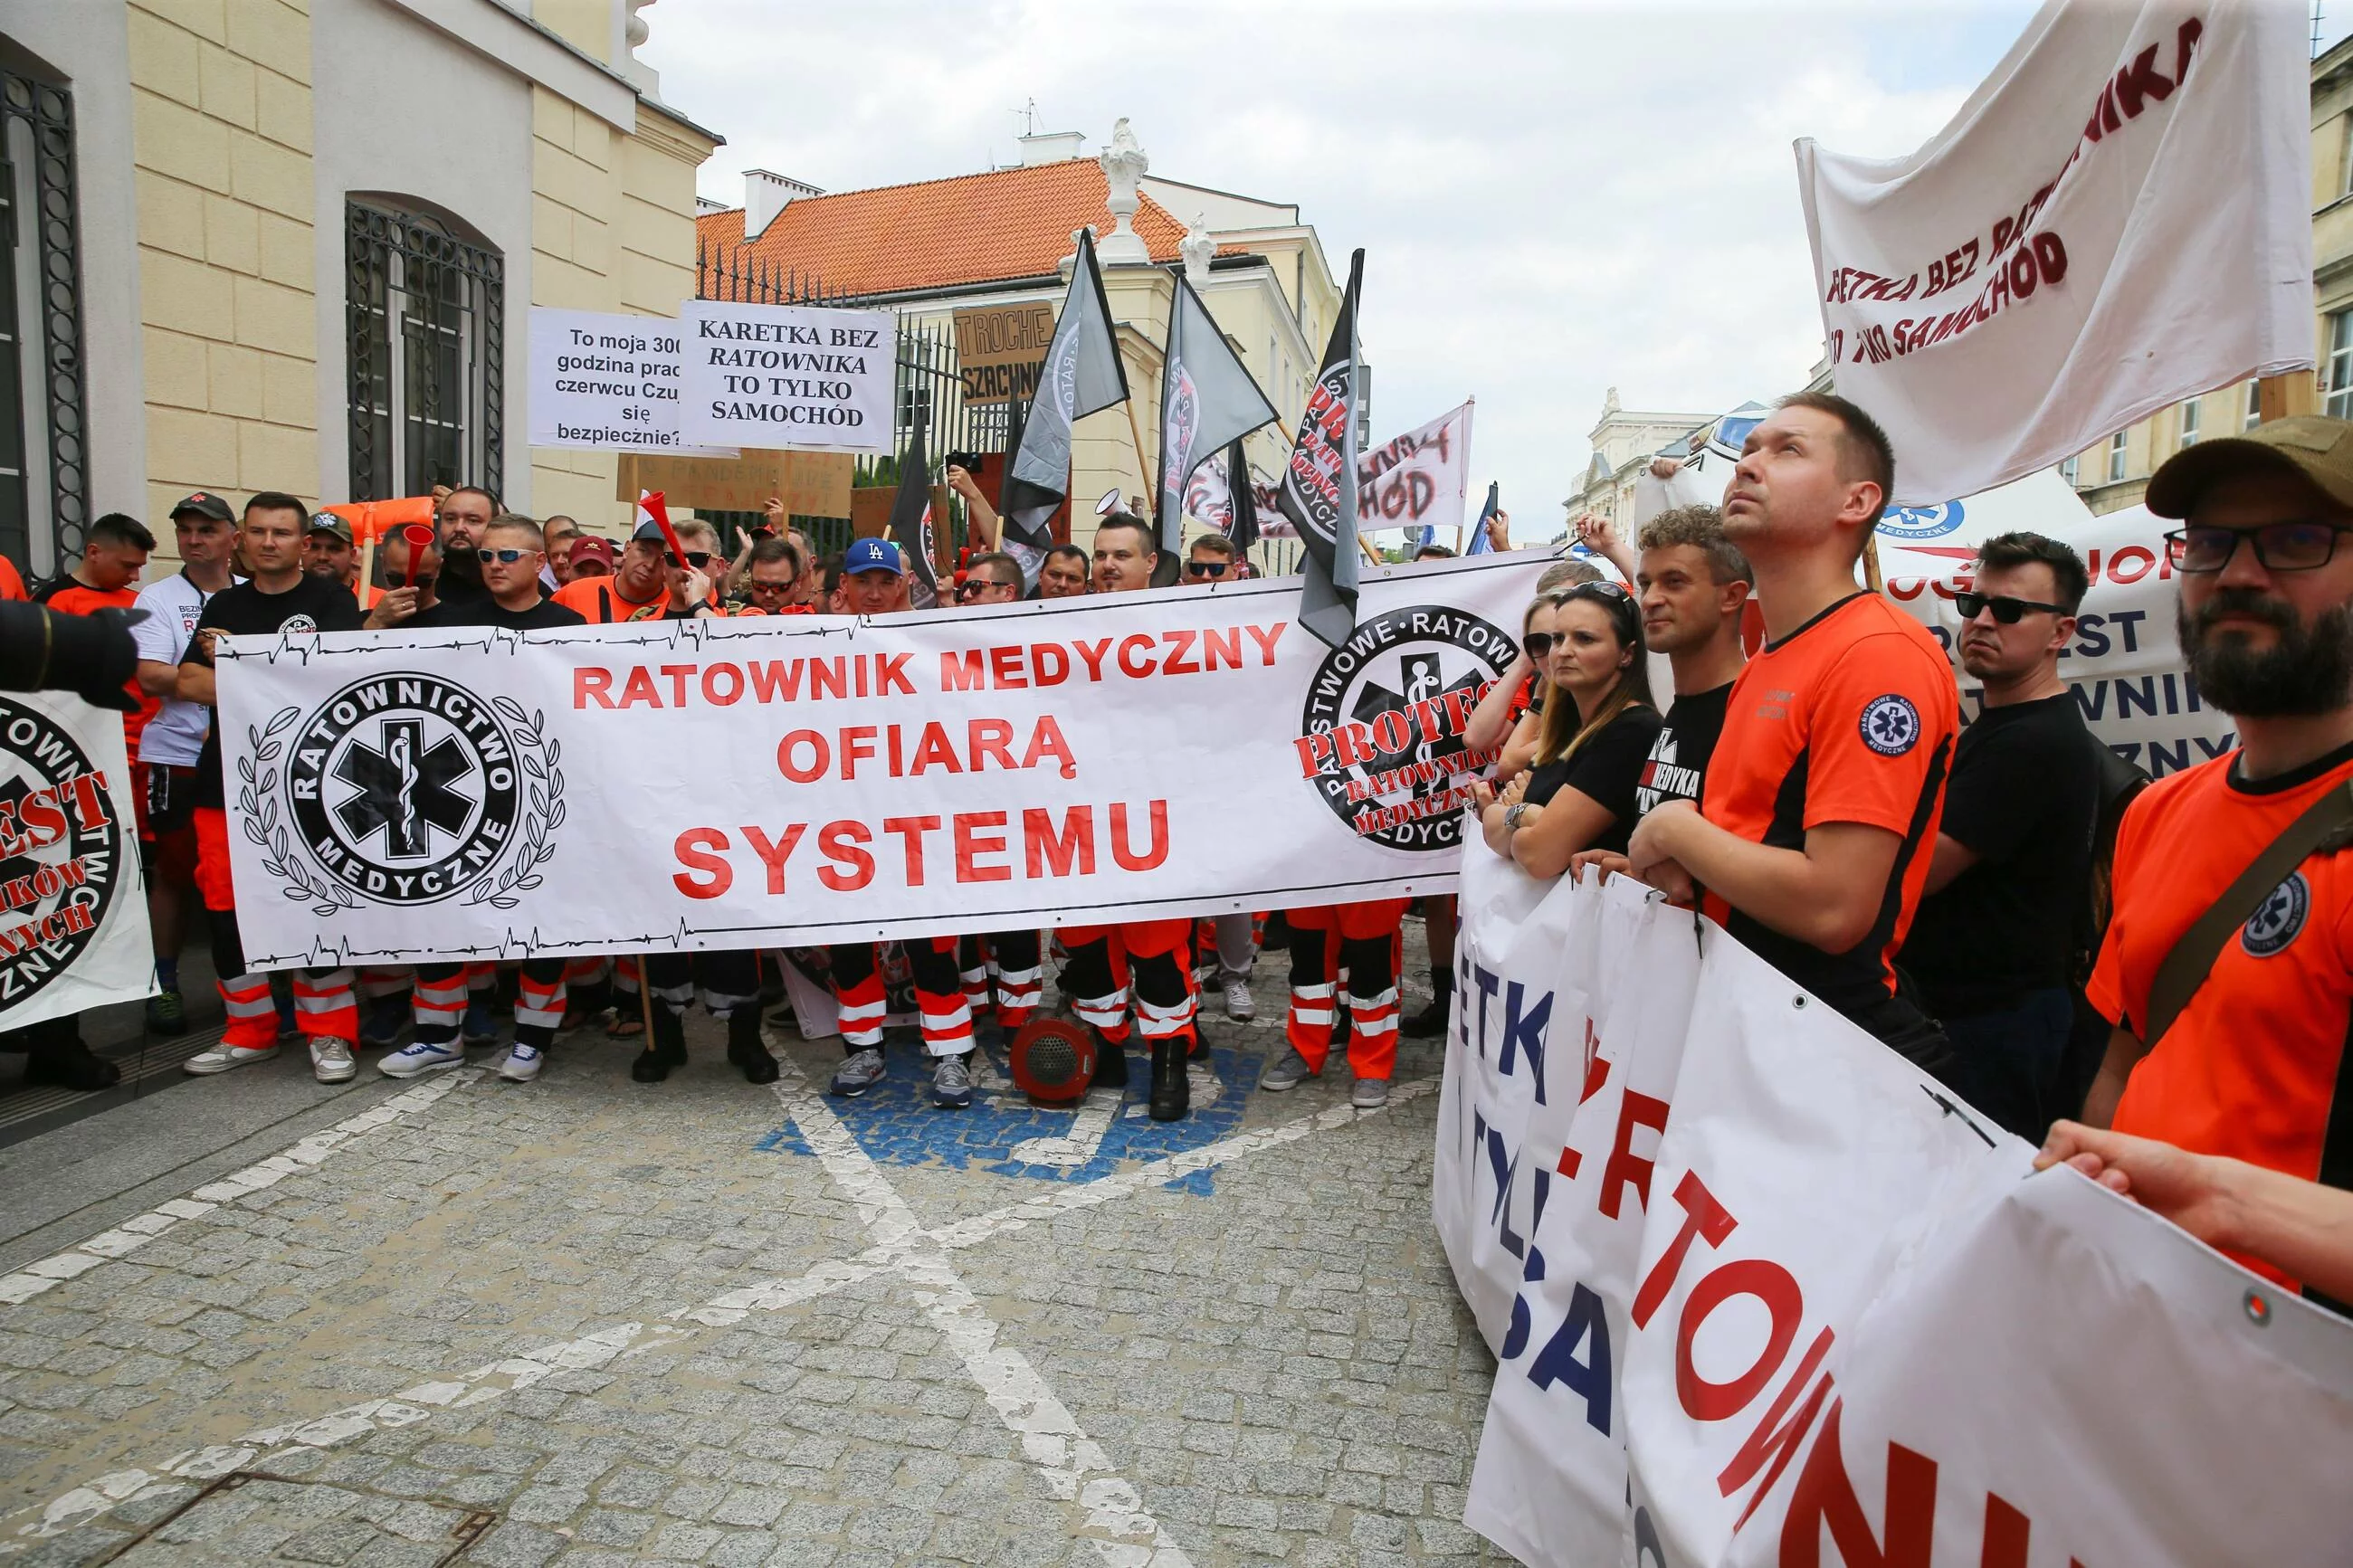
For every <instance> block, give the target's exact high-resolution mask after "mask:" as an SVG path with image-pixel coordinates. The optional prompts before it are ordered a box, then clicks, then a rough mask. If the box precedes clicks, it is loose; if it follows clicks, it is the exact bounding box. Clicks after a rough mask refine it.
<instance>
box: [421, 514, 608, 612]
mask: <svg viewBox="0 0 2353 1568" xmlns="http://www.w3.org/2000/svg"><path fill="white" fill-rule="evenodd" d="M481 541H482V542H481V543H480V544H479V545H477V546H475V549H474V561H475V563H476V569H477V571H478V572H479V573H480V576H481V579H482V586H483V588H484V589H485V590H486V594H485V596H484V597H481V598H479V599H459V600H458V601H456V602H454V603H452V602H451V601H449V600H447V599H444V600H441V601H439V602H438V603H437V604H436V605H433V607H432V608H431V609H428V610H423V611H420V612H418V614H417V616H416V618H415V619H414V620H412V621H411V622H410V623H409V624H410V625H411V626H502V627H504V628H505V629H507V630H509V631H517V632H520V631H529V630H531V629H533V628H534V627H540V626H579V625H581V624H582V623H583V622H584V621H586V619H587V617H586V616H583V615H582V614H581V613H580V612H579V611H577V610H575V609H573V608H571V607H570V606H568V605H560V604H557V603H556V602H555V601H554V599H551V598H549V597H548V596H547V595H545V594H544V593H543V592H541V590H540V570H541V568H542V567H543V566H544V565H545V564H546V563H547V539H546V535H545V534H543V533H542V532H541V531H540V527H539V524H537V523H535V522H533V521H532V520H531V519H529V518H527V517H517V516H515V515H514V514H513V513H512V512H510V513H507V514H505V515H503V516H501V517H500V518H498V519H497V520H495V521H492V522H491V525H490V527H488V528H486V529H484V530H483V531H482V534H481Z"/></svg>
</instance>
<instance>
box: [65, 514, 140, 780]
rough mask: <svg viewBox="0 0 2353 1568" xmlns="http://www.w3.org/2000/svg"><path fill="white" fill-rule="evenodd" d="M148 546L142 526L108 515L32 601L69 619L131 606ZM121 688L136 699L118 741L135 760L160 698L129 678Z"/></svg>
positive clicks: (94, 525) (121, 516)
mask: <svg viewBox="0 0 2353 1568" xmlns="http://www.w3.org/2000/svg"><path fill="white" fill-rule="evenodd" d="M154 548H155V536H154V535H153V533H151V532H149V531H148V530H147V525H146V524H145V523H143V522H141V521H139V520H138V519H137V518H135V517H130V516H126V515H125V514H124V513H121V512H119V511H110V512H108V513H107V514H106V515H105V516H103V517H101V518H99V519H98V520H97V521H94V522H92V523H91V524H90V531H89V532H88V533H86V534H84V535H83V536H82V550H81V564H80V565H79V566H77V567H75V568H74V569H73V570H72V571H71V572H69V573H68V574H66V575H64V576H62V577H59V578H58V579H57V580H56V581H55V582H53V583H45V584H42V585H41V587H40V589H39V591H37V593H35V594H34V595H33V600H34V602H35V603H36V604H42V605H48V607H49V608H51V609H53V610H59V611H62V612H64V613H65V614H67V615H69V616H87V615H90V614H92V613H93V612H95V611H99V610H128V609H132V608H134V607H135V606H136V605H138V603H139V574H141V573H142V572H144V571H145V570H146V569H147V557H148V555H149V554H150V553H151V552H153V550H154ZM127 689H128V690H129V692H130V693H131V695H132V698H133V699H135V700H137V702H138V704H139V711H137V712H136V713H126V714H124V715H123V716H122V739H123V742H124V744H126V745H127V746H129V747H130V748H131V751H130V754H131V755H132V756H133V757H136V756H138V754H139V732H140V731H142V730H144V729H145V728H146V727H147V721H148V720H150V719H153V717H154V716H155V711H156V710H157V709H159V708H161V707H163V706H164V700H163V699H162V698H160V697H151V696H149V695H148V694H147V692H146V691H145V690H144V689H142V688H141V686H140V684H139V682H138V681H137V679H132V682H131V684H130V685H129V687H128V688H127Z"/></svg>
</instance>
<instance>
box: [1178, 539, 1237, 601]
mask: <svg viewBox="0 0 2353 1568" xmlns="http://www.w3.org/2000/svg"><path fill="white" fill-rule="evenodd" d="M1237 553H1238V552H1236V551H1235V549H1234V542H1233V541H1232V540H1230V539H1228V538H1227V537H1226V536H1225V535H1224V534H1222V533H1205V534H1203V535H1201V537H1200V538H1198V539H1197V540H1195V541H1193V542H1192V545H1191V547H1190V548H1189V549H1187V551H1186V552H1185V581H1186V583H1187V584H1188V585H1190V586H1192V587H1196V588H1207V587H1209V586H1212V585H1213V584H1219V583H1234V582H1239V581H1240V574H1238V573H1236V572H1235V571H1234V557H1235V555H1236V554H1237Z"/></svg>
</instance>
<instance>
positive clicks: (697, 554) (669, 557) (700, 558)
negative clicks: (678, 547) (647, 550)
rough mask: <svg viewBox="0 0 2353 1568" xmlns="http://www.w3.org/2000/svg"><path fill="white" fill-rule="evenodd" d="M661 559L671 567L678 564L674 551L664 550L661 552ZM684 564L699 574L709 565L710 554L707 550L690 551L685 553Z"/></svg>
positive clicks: (676, 553) (676, 554)
mask: <svg viewBox="0 0 2353 1568" xmlns="http://www.w3.org/2000/svg"><path fill="white" fill-rule="evenodd" d="M662 559H663V560H664V561H666V562H668V563H670V564H671V565H672V566H675V565H677V564H678V552H676V551H674V550H665V551H663V552H662ZM686 563H687V564H688V565H689V566H691V567H693V568H694V569H695V570H696V571H697V572H700V571H702V569H703V568H704V567H705V566H708V565H710V564H711V552H709V551H708V550H690V551H688V552H686Z"/></svg>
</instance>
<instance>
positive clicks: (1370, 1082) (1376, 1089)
mask: <svg viewBox="0 0 2353 1568" xmlns="http://www.w3.org/2000/svg"><path fill="white" fill-rule="evenodd" d="M1388 1102H1389V1080H1388V1079H1385V1078H1360V1079H1357V1080H1356V1087H1355V1088H1354V1089H1350V1090H1349V1091H1348V1103H1349V1104H1351V1105H1353V1106H1355V1107H1356V1109H1357V1110H1379V1109H1380V1108H1381V1107H1382V1106H1384V1105H1387V1104H1388Z"/></svg>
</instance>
